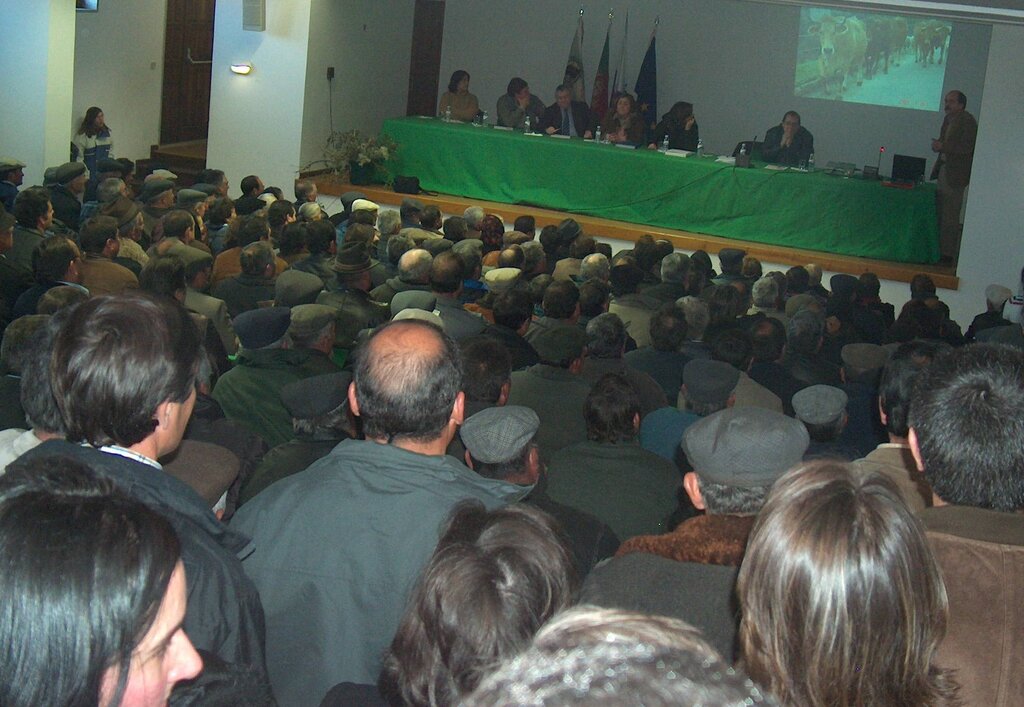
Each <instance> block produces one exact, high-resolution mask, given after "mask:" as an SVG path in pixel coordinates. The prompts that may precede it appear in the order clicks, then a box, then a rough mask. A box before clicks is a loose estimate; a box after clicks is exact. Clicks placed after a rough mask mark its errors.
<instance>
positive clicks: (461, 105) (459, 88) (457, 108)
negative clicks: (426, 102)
mask: <svg viewBox="0 0 1024 707" xmlns="http://www.w3.org/2000/svg"><path fill="white" fill-rule="evenodd" d="M449 107H450V108H451V109H452V119H454V120H463V121H467V122H468V121H471V120H473V118H475V117H476V114H477V113H479V112H480V104H479V103H478V102H477V100H476V96H474V95H473V94H472V93H470V92H469V72H468V71H463V70H462V69H459V70H458V71H456V72H454V73H453V74H452V77H451V79H450V80H449V81H448V90H447V91H445V92H444V93H442V94H441V102H440V104H439V108H438V110H439V111H440V113H441V115H444V112H445V109H446V108H449Z"/></svg>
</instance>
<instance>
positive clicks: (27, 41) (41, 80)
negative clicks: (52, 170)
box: [0, 0, 75, 185]
mask: <svg viewBox="0 0 1024 707" xmlns="http://www.w3.org/2000/svg"><path fill="white" fill-rule="evenodd" d="M0 17H2V18H3V27H4V29H5V32H4V39H3V41H2V42H0V75H3V76H5V77H6V79H5V81H6V83H5V85H6V86H7V89H6V90H5V91H4V100H3V101H0V153H2V154H3V155H4V156H7V155H10V156H12V157H16V158H17V159H20V160H21V161H22V162H24V163H26V164H27V165H28V167H26V168H25V184H26V185H30V184H41V183H42V180H43V170H44V169H45V166H46V165H57V164H61V163H63V162H66V161H67V159H68V155H69V150H70V134H69V132H68V124H69V122H70V120H71V90H72V77H71V71H70V69H67V70H63V71H62V70H57V71H53V70H51V69H50V67H51V66H56V67H71V66H73V65H74V61H75V9H74V5H73V4H70V3H67V2H65V0H48V1H46V0H37V1H35V2H24V0H0ZM15 86H16V89H15V88H14V87H15Z"/></svg>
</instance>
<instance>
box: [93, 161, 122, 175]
mask: <svg viewBox="0 0 1024 707" xmlns="http://www.w3.org/2000/svg"><path fill="white" fill-rule="evenodd" d="M96 171H97V172H100V173H101V174H107V173H110V172H117V173H118V174H123V173H124V165H123V164H121V163H120V162H118V161H117V160H115V159H111V158H110V157H104V158H103V159H102V160H99V161H98V162H97V163H96Z"/></svg>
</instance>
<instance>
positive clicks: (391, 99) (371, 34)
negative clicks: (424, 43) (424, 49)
mask: <svg viewBox="0 0 1024 707" xmlns="http://www.w3.org/2000/svg"><path fill="white" fill-rule="evenodd" d="M413 8H414V2H413V0H388V1H387V2H381V1H380V0H346V1H345V2H339V1H338V0H313V4H312V10H311V12H310V20H309V53H308V63H307V66H306V100H305V107H304V110H303V116H302V163H303V164H304V165H305V164H309V163H311V162H313V161H314V160H318V159H320V158H321V157H322V152H323V145H324V141H325V140H326V139H327V135H328V134H329V133H330V119H329V118H330V105H331V104H330V95H329V85H328V81H327V67H328V66H333V67H334V71H335V74H334V82H333V83H334V89H333V91H334V106H333V107H334V129H335V130H351V129H356V130H359V131H360V132H362V133H364V134H367V135H375V134H377V133H378V132H379V131H380V127H381V123H382V122H383V121H384V119H385V118H391V117H394V116H396V115H404V114H405V104H406V93H407V91H406V88H407V86H408V85H409V58H410V56H411V52H412V44H411V37H412V26H413Z"/></svg>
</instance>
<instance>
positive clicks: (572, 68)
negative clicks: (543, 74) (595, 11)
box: [562, 11, 587, 101]
mask: <svg viewBox="0 0 1024 707" xmlns="http://www.w3.org/2000/svg"><path fill="white" fill-rule="evenodd" d="M562 84H563V85H564V86H565V87H566V88H567V89H569V93H571V94H572V99H573V100H574V101H583V100H586V97H587V87H586V84H585V79H584V77H583V12H582V11H580V23H579V24H578V25H577V26H576V36H574V37H573V38H572V46H571V47H570V48H569V60H568V61H566V62H565V78H563V79H562Z"/></svg>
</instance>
